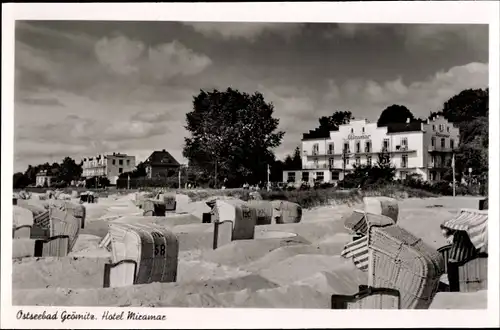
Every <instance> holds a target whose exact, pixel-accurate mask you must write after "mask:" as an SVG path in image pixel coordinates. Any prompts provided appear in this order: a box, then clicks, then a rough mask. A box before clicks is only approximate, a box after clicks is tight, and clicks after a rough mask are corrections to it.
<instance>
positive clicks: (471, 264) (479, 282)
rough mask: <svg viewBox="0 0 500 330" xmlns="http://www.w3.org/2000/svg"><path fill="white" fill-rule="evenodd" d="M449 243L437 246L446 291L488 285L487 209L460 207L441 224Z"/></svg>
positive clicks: (482, 288)
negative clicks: (446, 280) (442, 267)
mask: <svg viewBox="0 0 500 330" xmlns="http://www.w3.org/2000/svg"><path fill="white" fill-rule="evenodd" d="M441 228H442V229H447V230H449V231H450V233H451V234H452V235H453V243H452V244H449V245H446V246H443V247H441V248H440V249H439V250H438V251H439V252H440V253H441V254H442V255H443V258H444V259H445V263H446V272H447V274H448V282H449V286H450V291H461V292H474V291H479V290H485V289H487V286H488V211H487V210H471V209H462V210H460V211H459V212H458V214H457V215H456V216H455V217H454V218H453V219H450V220H447V221H445V222H444V223H443V224H442V225H441Z"/></svg>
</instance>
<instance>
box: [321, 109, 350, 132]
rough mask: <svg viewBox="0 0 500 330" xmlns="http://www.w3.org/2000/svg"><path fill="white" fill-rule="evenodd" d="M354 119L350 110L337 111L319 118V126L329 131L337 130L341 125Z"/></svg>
mask: <svg viewBox="0 0 500 330" xmlns="http://www.w3.org/2000/svg"><path fill="white" fill-rule="evenodd" d="M352 119H354V117H353V116H352V113H351V112H350V111H336V112H334V113H333V114H332V115H331V116H323V117H321V118H319V128H320V129H324V130H327V131H336V130H338V128H339V126H340V125H344V124H349V122H350V121H351V120H352Z"/></svg>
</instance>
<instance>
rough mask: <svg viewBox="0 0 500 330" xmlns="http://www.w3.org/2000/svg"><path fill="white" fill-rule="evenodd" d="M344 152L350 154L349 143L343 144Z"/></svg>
mask: <svg viewBox="0 0 500 330" xmlns="http://www.w3.org/2000/svg"><path fill="white" fill-rule="evenodd" d="M344 152H350V150H349V142H344Z"/></svg>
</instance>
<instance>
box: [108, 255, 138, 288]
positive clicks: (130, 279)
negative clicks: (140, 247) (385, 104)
mask: <svg viewBox="0 0 500 330" xmlns="http://www.w3.org/2000/svg"><path fill="white" fill-rule="evenodd" d="M136 269H137V263H136V262H135V261H134V260H127V259H125V260H121V261H119V262H116V263H110V264H105V265H104V279H103V288H116V287H123V286H130V285H134V283H135V274H136Z"/></svg>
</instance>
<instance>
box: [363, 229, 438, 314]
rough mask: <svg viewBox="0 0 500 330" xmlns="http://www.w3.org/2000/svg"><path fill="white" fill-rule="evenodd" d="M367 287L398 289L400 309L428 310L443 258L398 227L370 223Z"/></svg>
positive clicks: (435, 290)
mask: <svg viewBox="0 0 500 330" xmlns="http://www.w3.org/2000/svg"><path fill="white" fill-rule="evenodd" d="M368 249H369V257H368V259H369V264H368V272H369V274H368V286H371V287H375V288H380V287H386V288H391V289H395V290H398V291H399V293H400V297H401V301H400V306H401V308H402V309H427V308H429V306H430V304H431V302H432V299H433V298H434V296H435V294H436V292H437V289H438V286H439V281H440V277H441V275H442V274H443V273H444V260H443V258H442V256H441V254H440V253H439V252H437V251H436V250H435V249H433V248H432V247H430V246H428V245H427V244H425V243H424V242H423V241H422V240H421V239H419V238H417V237H415V236H414V235H412V234H411V233H409V232H408V231H406V230H405V229H403V228H401V227H399V226H396V225H394V226H384V227H379V226H372V227H370V230H369V234H368Z"/></svg>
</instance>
